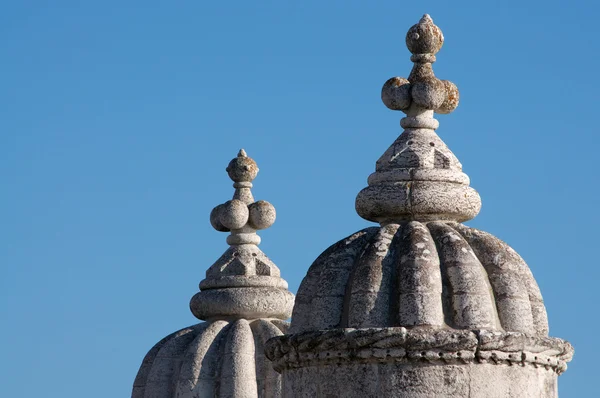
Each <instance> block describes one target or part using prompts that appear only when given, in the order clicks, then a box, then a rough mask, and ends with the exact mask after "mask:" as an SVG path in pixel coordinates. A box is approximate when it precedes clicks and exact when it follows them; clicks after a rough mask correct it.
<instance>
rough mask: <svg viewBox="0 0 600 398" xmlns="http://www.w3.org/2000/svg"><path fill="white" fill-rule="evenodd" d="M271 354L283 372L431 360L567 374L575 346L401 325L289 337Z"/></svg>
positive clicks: (275, 342) (270, 344)
mask: <svg viewBox="0 0 600 398" xmlns="http://www.w3.org/2000/svg"><path fill="white" fill-rule="evenodd" d="M265 353H266V356H267V358H268V359H270V360H271V361H273V366H274V368H275V370H277V371H278V372H281V371H282V370H284V369H290V368H301V367H307V366H322V365H326V364H337V363H342V362H353V363H356V362H359V363H365V362H376V363H382V362H414V363H418V362H425V363H431V364H467V363H491V364H498V365H509V366H512V365H518V366H525V365H530V366H534V367H543V368H546V369H548V370H552V371H554V372H556V373H557V374H561V373H563V372H564V371H565V370H566V369H567V362H569V361H570V360H571V358H572V356H573V347H572V346H571V344H569V343H568V342H566V341H564V340H561V339H557V338H552V337H536V336H529V335H526V334H524V333H514V332H497V331H493V332H492V331H486V330H473V331H471V330H448V329H431V328H422V329H421V328H416V329H410V330H409V329H406V328H403V327H396V328H369V329H332V330H325V331H315V332H305V333H298V334H293V335H284V336H280V337H275V338H273V339H271V340H269V341H267V343H266V348H265Z"/></svg>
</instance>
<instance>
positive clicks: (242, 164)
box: [225, 149, 258, 182]
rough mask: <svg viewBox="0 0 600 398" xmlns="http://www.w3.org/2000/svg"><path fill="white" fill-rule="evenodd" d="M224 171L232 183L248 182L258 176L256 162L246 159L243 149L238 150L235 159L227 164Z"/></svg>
mask: <svg viewBox="0 0 600 398" xmlns="http://www.w3.org/2000/svg"><path fill="white" fill-rule="evenodd" d="M225 170H226V171H227V174H229V178H231V179H232V180H233V181H234V182H250V181H252V180H254V179H255V178H256V176H257V175H258V166H257V165H256V162H255V161H254V159H252V158H250V157H248V156H247V155H246V151H244V150H243V149H240V152H239V153H238V155H237V157H236V158H234V159H232V160H231V162H229V165H228V166H227V168H226V169H225Z"/></svg>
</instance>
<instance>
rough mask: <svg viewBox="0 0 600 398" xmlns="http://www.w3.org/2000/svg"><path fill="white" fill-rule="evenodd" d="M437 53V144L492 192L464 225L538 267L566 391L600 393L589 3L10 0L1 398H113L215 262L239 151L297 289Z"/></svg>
mask: <svg viewBox="0 0 600 398" xmlns="http://www.w3.org/2000/svg"><path fill="white" fill-rule="evenodd" d="M425 12H427V13H429V14H431V16H432V17H433V19H434V21H435V22H436V24H437V25H439V26H440V27H441V28H442V30H443V32H444V34H445V37H446V42H445V44H444V47H443V48H442V51H441V52H440V53H439V54H438V62H437V63H436V64H435V66H434V68H435V71H436V74H437V76H438V77H440V78H442V79H449V80H451V81H453V82H455V83H456V84H457V86H458V87H459V89H460V93H461V102H460V105H459V107H458V109H457V110H456V111H455V112H454V113H453V114H451V115H441V116H439V120H440V124H441V126H440V128H439V130H438V133H439V134H440V136H441V137H442V139H443V140H444V141H445V142H446V143H447V144H448V145H449V147H450V148H451V149H452V150H453V152H454V153H455V154H456V155H457V156H458V158H459V159H460V160H461V162H462V163H463V165H464V170H465V172H466V173H467V174H468V175H469V176H470V177H471V185H472V186H473V187H474V188H475V189H477V190H478V191H479V193H480V194H481V196H482V199H483V209H482V211H481V213H480V215H479V216H478V217H477V218H476V219H474V220H473V221H471V222H469V225H471V226H474V227H477V228H480V229H484V230H486V231H488V232H491V233H493V234H495V235H496V236H498V237H500V238H501V239H504V240H506V241H507V242H508V243H509V244H511V245H512V247H514V248H515V249H516V250H517V251H518V252H519V253H520V254H521V255H522V256H523V257H524V258H525V260H526V261H527V262H528V263H529V265H530V267H531V269H532V271H533V273H534V275H535V277H536V279H537V281H538V283H539V285H540V288H541V290H542V294H543V295H544V298H545V302H546V305H547V308H548V313H549V318H550V330H551V335H552V336H557V337H562V338H566V339H568V340H570V341H571V342H572V343H573V345H574V346H575V348H576V353H575V358H574V360H573V362H572V363H571V364H570V365H569V370H568V371H567V372H566V374H564V375H563V376H561V377H560V379H559V390H560V393H561V397H595V396H597V377H596V372H597V358H598V356H599V355H600V350H599V348H598V344H597V341H598V339H597V330H598V328H599V327H600V321H599V319H598V314H599V311H598V306H597V303H598V301H597V300H598V299H597V297H598V294H600V289H599V288H598V279H599V278H600V272H599V271H598V268H599V266H598V264H599V259H598V252H597V251H596V250H595V249H596V248H597V246H598V236H597V233H598V225H599V224H598V223H599V221H600V219H599V216H598V205H599V199H598V195H599V193H600V189H599V187H598V182H599V181H598V180H599V178H598V172H599V166H598V144H599V143H600V140H599V139H598V132H597V115H598V102H599V101H598V100H599V98H598V97H599V94H598V93H599V85H598V73H597V71H598V70H599V69H600V57H599V50H600V49H599V45H598V39H599V33H600V29H599V27H598V26H599V23H598V21H599V19H598V18H599V16H600V15H599V12H598V5H597V4H596V2H593V1H588V2H586V1H571V2H568V3H567V2H566V1H552V0H546V1H533V0H531V1H523V0H521V1H513V0H505V1H486V2H482V1H473V2H452V1H428V2H401V1H394V2H391V1H390V2H388V1H385V2H384V1H380V2H366V1H362V2H359V1H330V2H321V1H302V2H300V1H297V2H281V1H261V2H200V1H177V2H167V1H163V2H158V1H148V0H147V1H144V2H136V1H131V2H123V1H97V2H91V1H88V2H81V1H59V0H55V1H18V2H17V1H14V2H4V3H3V6H2V8H1V12H0V54H1V55H2V62H1V63H0V93H1V94H0V181H2V183H1V186H2V191H1V195H0V198H1V199H0V205H1V206H0V220H1V221H0V222H1V225H2V228H0V271H1V275H0V320H1V321H0V322H1V325H2V327H0V341H2V342H3V344H2V355H1V358H2V360H1V361H0V374H1V375H2V376H1V377H0V379H1V380H2V382H1V383H0V396H2V397H12V398H19V397H34V396H45V397H61V398H70V397H81V396H82V391H85V393H83V395H85V396H86V397H87V398H97V397H101V398H106V397H127V396H129V394H130V390H131V385H132V382H133V379H134V377H135V374H136V372H137V369H138V367H139V365H140V362H141V360H142V358H143V356H144V355H145V353H146V352H147V350H149V349H150V348H151V346H152V345H153V344H154V343H156V342H157V341H158V340H159V339H161V338H162V337H164V336H165V335H167V334H168V333H171V332H173V331H175V330H177V329H179V328H182V327H184V326H187V325H190V324H193V323H195V322H196V320H195V318H194V317H193V316H192V314H191V313H190V311H189V309H188V302H189V299H190V298H191V297H192V295H193V294H194V293H195V292H196V291H197V289H198V286H197V285H198V282H199V281H200V280H201V279H203V276H204V272H205V270H206V269H207V268H208V267H209V266H210V265H211V264H212V263H213V262H214V261H215V260H216V259H217V258H218V257H219V256H220V255H221V254H222V252H223V251H224V250H225V249H226V244H225V238H226V234H223V233H218V232H216V231H214V230H213V229H212V228H211V226H210V224H209V222H208V215H209V212H210V210H211V209H212V208H213V206H215V205H217V204H219V203H222V202H224V201H225V200H227V199H229V198H230V197H231V195H232V193H233V189H232V188H231V181H230V180H229V179H228V177H227V175H226V173H225V171H224V169H225V166H226V165H227V163H228V162H229V160H230V159H231V158H232V157H234V156H235V155H236V153H237V151H238V149H239V148H241V147H243V148H245V149H246V150H247V151H248V154H249V155H250V156H251V157H253V158H254V159H256V161H257V162H258V165H259V167H260V169H261V171H260V173H259V176H258V178H257V179H256V180H255V189H254V193H255V197H256V198H257V199H265V200H268V201H270V202H271V203H273V204H274V205H275V206H276V208H277V211H278V219H277V222H276V223H275V225H274V226H273V227H271V228H270V229H269V230H266V231H264V232H262V233H261V236H262V237H263V244H262V245H261V248H262V249H263V250H264V251H265V253H266V254H267V255H269V256H270V257H271V259H272V260H273V261H274V262H275V263H276V264H278V265H279V267H280V268H281V271H282V274H283V276H284V277H285V278H286V279H287V280H288V282H289V284H290V289H291V290H292V291H294V292H295V291H296V289H297V287H298V285H299V284H300V281H301V280H302V277H303V276H304V275H305V273H306V270H307V269H308V267H309V266H310V264H311V262H312V261H313V260H314V259H315V258H316V257H317V255H318V254H319V253H320V252H321V251H322V250H324V249H325V248H326V247H327V246H329V245H330V244H332V243H334V242H335V241H337V240H338V239H341V238H342V237H345V236H346V235H348V234H350V233H352V232H354V231H356V230H359V229H361V228H363V227H365V226H367V225H370V223H368V222H366V221H364V220H362V219H361V218H359V217H358V215H356V213H355V211H354V198H355V196H356V194H357V193H358V191H359V190H360V189H362V188H363V187H364V186H366V178H367V176H368V175H369V174H370V173H371V172H372V171H373V170H374V167H375V161H376V160H377V158H378V157H379V156H380V155H381V154H382V153H383V152H384V151H385V149H386V148H387V147H388V145H390V144H391V143H392V142H393V140H394V139H395V138H396V137H397V136H398V135H399V134H400V132H401V130H400V127H399V120H400V118H401V117H402V114H401V113H399V112H392V111H390V110H388V109H387V108H385V106H384V105H383V104H382V103H381V101H380V89H381V86H382V84H383V83H384V82H385V81H386V80H387V79H388V78H389V77H392V76H405V77H406V76H407V75H408V74H409V72H410V68H411V65H412V64H411V63H410V61H409V56H410V54H409V53H408V50H406V47H405V45H404V36H405V33H406V31H407V29H408V28H409V27H410V26H411V25H413V24H414V23H416V22H417V21H418V20H419V18H420V17H421V15H422V14H423V13H425Z"/></svg>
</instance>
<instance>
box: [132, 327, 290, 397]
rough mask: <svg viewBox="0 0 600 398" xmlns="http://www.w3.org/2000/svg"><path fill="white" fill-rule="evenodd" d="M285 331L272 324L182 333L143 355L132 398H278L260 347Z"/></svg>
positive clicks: (275, 375)
mask: <svg viewBox="0 0 600 398" xmlns="http://www.w3.org/2000/svg"><path fill="white" fill-rule="evenodd" d="M287 326H288V325H287V323H286V322H284V321H280V320H276V319H257V320H250V321H248V320H245V319H238V320H236V321H231V322H228V321H215V322H204V323H200V324H197V325H194V326H190V327H188V328H185V329H181V330H179V331H177V332H175V333H173V334H171V335H169V336H167V337H165V338H164V339H162V340H161V341H160V342H158V343H157V344H156V345H155V346H154V347H153V348H152V349H151V350H150V351H149V352H148V354H147V355H146V357H145V358H144V360H143V362H142V366H141V367H140V370H139V372H138V375H137V377H136V379H135V382H134V385H133V394H132V397H133V398H138V397H139V398H142V397H143V398H163V397H177V398H196V397H248V398H249V397H278V396H280V390H281V380H280V376H279V374H278V373H277V372H275V371H274V370H273V368H272V366H271V364H270V362H269V361H268V360H267V359H266V358H265V356H264V343H265V342H266V341H267V340H268V339H270V338H271V337H275V336H280V335H283V334H284V333H285V331H286V329H287Z"/></svg>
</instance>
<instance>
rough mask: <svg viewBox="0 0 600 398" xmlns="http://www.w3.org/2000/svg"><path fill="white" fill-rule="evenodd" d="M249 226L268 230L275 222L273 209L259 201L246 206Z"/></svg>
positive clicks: (264, 201)
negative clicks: (248, 214)
mask: <svg viewBox="0 0 600 398" xmlns="http://www.w3.org/2000/svg"><path fill="white" fill-rule="evenodd" d="M248 210H249V213H250V217H249V224H250V226H252V228H254V229H266V228H269V227H270V226H271V225H273V223H274V222H275V217H276V213H275V207H274V206H273V205H272V204H271V203H269V202H267V201H266V200H259V201H258V202H254V203H252V204H251V205H250V206H248Z"/></svg>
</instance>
